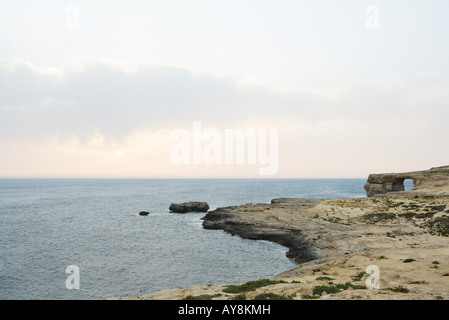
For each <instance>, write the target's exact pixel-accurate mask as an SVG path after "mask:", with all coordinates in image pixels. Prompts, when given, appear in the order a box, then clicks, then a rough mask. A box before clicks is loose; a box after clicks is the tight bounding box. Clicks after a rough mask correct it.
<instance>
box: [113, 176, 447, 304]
mask: <svg viewBox="0 0 449 320" xmlns="http://www.w3.org/2000/svg"><path fill="white" fill-rule="evenodd" d="M412 174H413V176H411V175H410V174H409V173H407V174H385V175H375V176H374V178H373V177H371V176H370V177H369V178H368V182H367V185H365V189H366V191H367V195H368V197H366V198H350V199H287V198H280V199H273V200H272V201H271V203H270V204H253V203H250V204H245V205H242V206H232V207H225V208H218V209H216V210H214V211H210V212H208V213H207V214H206V215H205V216H204V217H203V227H204V228H207V229H216V230H224V231H225V232H228V233H230V234H233V235H238V236H240V237H243V238H248V239H254V240H269V241H273V242H276V243H279V244H281V245H283V246H285V247H286V248H288V251H287V253H286V255H287V256H288V257H290V258H293V259H295V262H296V263H297V266H296V267H294V268H293V269H291V270H288V271H286V272H284V273H282V274H280V275H278V276H276V277H275V278H273V279H266V280H261V282H260V283H259V284H257V283H258V282H257V281H249V282H248V283H246V284H240V285H225V284H223V285H206V284H205V285H197V286H189V287H186V288H178V289H169V290H162V291H158V292H155V293H152V294H148V295H144V296H139V297H122V298H119V299H143V300H145V299H150V300H181V299H191V300H195V299H196V300H201V299H214V300H233V299H246V300H250V299H257V300H259V299H263V297H264V298H267V297H268V298H269V299H289V300H300V299H325V300H327V299H337V300H352V299H367V300H410V299H412V300H414V299H417V300H418V299H419V300H434V299H437V300H440V299H449V167H440V168H434V169H431V170H426V171H421V172H414V173H412ZM409 177H413V178H414V180H413V181H414V184H415V188H414V189H413V190H412V191H408V192H405V191H402V190H403V189H402V190H401V186H400V184H401V183H403V181H404V179H408V178H409ZM370 181H371V182H370ZM373 184H374V185H375V186H374V187H373ZM398 184H399V187H398ZM393 185H394V188H395V190H393V189H392V188H391V186H393ZM373 191H375V192H373ZM372 270H377V271H372ZM371 272H373V273H371ZM376 272H377V273H376ZM375 280H376V281H377V282H375ZM370 284H374V285H375V286H374V288H372V286H371V287H369V285H370ZM368 287H369V288H368ZM229 288H233V289H232V290H230V289H229ZM370 289H371V290H370Z"/></svg>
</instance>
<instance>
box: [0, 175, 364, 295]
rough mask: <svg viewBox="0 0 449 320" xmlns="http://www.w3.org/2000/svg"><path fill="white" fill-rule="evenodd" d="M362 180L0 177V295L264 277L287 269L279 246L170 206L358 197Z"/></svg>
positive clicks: (124, 291)
mask: <svg viewBox="0 0 449 320" xmlns="http://www.w3.org/2000/svg"><path fill="white" fill-rule="evenodd" d="M365 181H366V180H365V179H299V180H295V179H0V299H1V300H9V299H12V300H19V299H20V300H23V299H25V300H31V299H33V300H34V299H45V300H46V299H77V300H78V299H83V300H87V299H103V298H108V297H121V296H136V295H142V294H148V293H152V292H155V291H158V290H162V289H169V288H177V287H184V286H189V285H193V284H219V283H239V282H246V281H248V280H257V279H262V278H267V277H272V276H275V275H277V274H279V273H281V272H283V271H286V270H288V269H290V268H292V267H294V265H295V264H294V262H293V261H292V260H290V259H288V258H287V257H286V256H285V253H286V251H287V248H285V247H283V246H280V245H278V244H275V243H271V242H268V241H260V240H248V239H241V238H240V237H238V236H231V235H230V234H228V233H225V232H223V231H221V230H206V229H203V227H202V220H201V218H202V217H204V215H205V213H187V214H177V213H171V212H170V211H169V210H168V207H169V206H170V204H171V203H173V202H176V203H179V202H187V201H207V202H208V204H209V205H210V207H211V210H213V209H215V208H217V207H225V206H231V205H242V204H246V203H251V202H253V203H270V201H271V199H273V198H280V197H303V198H348V197H364V196H365V191H364V190H363V184H364V183H365ZM140 211H149V212H150V215H148V216H140V215H139V212H140ZM69 266H75V267H76V268H77V270H75V271H71V270H73V269H69V270H67V267H69ZM77 271H78V272H77ZM77 275H79V277H78V279H79V281H78V283H79V288H78V287H76V286H75V287H74V288H73V286H74V285H75V284H76V283H77V282H76V281H75V280H74V279H76V277H77ZM71 287H72V289H69V288H71Z"/></svg>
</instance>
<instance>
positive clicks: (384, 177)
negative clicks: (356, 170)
mask: <svg viewBox="0 0 449 320" xmlns="http://www.w3.org/2000/svg"><path fill="white" fill-rule="evenodd" d="M406 179H411V180H412V181H413V185H414V188H413V190H411V191H412V192H422V193H432V194H449V166H444V167H437V168H432V169H430V170H424V171H412V172H403V173H384V174H370V175H369V177H368V181H367V183H366V184H365V186H364V187H365V190H366V195H367V196H368V197H372V196H375V195H377V194H384V193H388V192H399V191H404V180H406Z"/></svg>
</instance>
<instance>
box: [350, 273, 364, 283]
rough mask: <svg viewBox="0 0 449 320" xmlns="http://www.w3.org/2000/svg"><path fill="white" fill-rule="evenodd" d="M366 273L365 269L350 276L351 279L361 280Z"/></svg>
mask: <svg viewBox="0 0 449 320" xmlns="http://www.w3.org/2000/svg"><path fill="white" fill-rule="evenodd" d="M365 274H366V272H365V271H362V272H360V273H359V274H357V275H356V276H355V277H354V278H352V280H354V281H360V280H362V278H363V276H364V275H365Z"/></svg>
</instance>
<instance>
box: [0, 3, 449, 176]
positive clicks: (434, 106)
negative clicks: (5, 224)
mask: <svg viewBox="0 0 449 320" xmlns="http://www.w3.org/2000/svg"><path fill="white" fill-rule="evenodd" d="M448 9H449V5H448V3H447V1H438V0H433V1H430V2H422V1H407V2H405V1H402V2H400V1H399V2H398V1H394V2H393V1H384V0H381V1H377V2H376V3H372V2H369V1H344V2H337V1H335V2H333V1H317V2H315V1H314V2H310V1H281V2H276V3H275V2H270V1H262V2H257V3H256V2H253V1H201V0H194V1H189V3H188V4H187V3H186V2H185V1H178V0H176V1H168V2H166V1H163V2H159V1H133V4H132V5H126V4H124V3H116V2H110V1H95V2H92V1H76V2H69V1H39V2H36V3H34V2H33V3H26V2H16V1H3V2H1V3H0V146H1V150H2V156H1V158H0V177H237V178H238V177H241V178H245V177H259V176H260V173H261V172H260V170H259V169H260V168H261V167H263V165H261V163H259V162H258V159H260V158H258V157H257V156H256V155H258V154H262V153H263V152H264V150H265V149H266V152H265V154H266V155H269V152H270V147H269V142H270V140H269V139H265V140H263V141H265V142H266V143H265V144H263V143H262V142H257V141H256V140H254V141H253V142H250V141H249V140H248V136H245V137H244V138H242V139H244V140H242V141H243V142H241V143H243V146H242V148H243V149H244V151H245V154H244V156H242V157H243V158H242V159H243V160H242V161H240V162H239V161H237V159H233V160H232V161H228V163H225V161H224V159H225V158H224V157H225V154H224V152H225V148H226V146H225V141H224V140H223V141H221V140H217V139H219V138H220V139H221V138H224V137H225V132H227V131H230V130H240V131H241V132H249V131H248V130H254V132H255V133H257V132H259V131H260V132H262V131H263V132H270V130H276V132H277V133H276V134H277V136H276V142H274V140H272V141H271V142H272V143H273V146H272V148H273V150H274V149H276V155H274V154H272V160H273V161H274V160H276V166H274V162H273V161H272V162H271V164H272V167H271V169H269V170H268V169H267V171H266V173H269V177H278V178H332V177H348V178H350V177H365V176H366V175H367V174H368V173H370V172H384V171H391V170H392V171H395V170H415V169H422V168H428V167H431V166H435V165H443V164H445V163H446V162H447V161H445V159H447V158H448V156H449V149H448V148H440V147H438V146H441V145H443V144H445V143H446V138H447V137H448V136H449V127H448V126H447V125H446V120H447V118H448V117H449V114H448V112H449V111H448V110H449V109H448V108H447V104H448V102H449V81H448V78H447V72H448V62H447V57H448V56H449V45H448V43H447V41H443V40H442V38H441V36H440V35H441V34H443V33H444V32H445V31H447V30H449V22H448V20H447V19H446V17H445V15H444V14H443V13H444V12H447V11H448ZM198 121H200V122H201V124H202V128H203V130H204V132H205V135H203V136H202V137H201V141H200V143H201V148H202V149H201V152H203V153H208V154H207V155H205V158H204V159H209V158H208V157H209V156H210V157H211V158H210V159H218V158H220V157H221V156H223V161H222V162H218V161H215V160H213V161H212V160H211V161H197V162H198V163H196V162H195V161H193V159H192V161H191V162H189V163H186V162H182V163H181V164H179V163H178V164H177V163H176V161H173V157H171V154H172V153H173V148H177V146H176V143H177V141H173V140H171V139H170V137H171V136H172V134H173V132H176V130H183V132H186V133H188V134H191V135H192V136H193V135H194V134H195V133H194V129H193V127H194V125H193V124H194V123H195V122H198ZM240 131H236V132H240ZM217 133H218V135H217ZM210 134H212V135H210ZM218 136H219V137H218ZM217 137H218V138H217ZM192 141H193V140H192ZM195 141H196V140H195ZM198 141H199V140H198ZM258 141H261V140H260V139H258ZM228 142H229V141H228ZM221 143H223V144H221ZM233 143H234V145H233V146H234V147H235V148H237V146H238V145H237V144H238V143H239V142H238V141H237V140H236V141H234V142H233ZM251 143H254V144H253V145H252V146H253V147H254V150H253V151H254V153H253V155H252V156H253V158H250V157H251V155H249V156H248V152H249V153H251V152H252V151H251V150H250V148H251ZM274 143H275V144H274ZM217 146H220V148H221V149H220V148H218V147H217ZM178 147H179V145H178ZM193 147H194V146H192V152H193ZM243 149H242V150H243ZM123 150H127V152H126V157H125V156H124V152H123ZM217 152H218V153H217ZM233 152H234V153H233V155H235V154H237V152H238V151H237V149H235V150H234V151H233ZM111 153H112V154H114V155H115V157H112V160H114V158H115V160H117V159H120V161H112V162H111V157H110V155H111ZM229 154H230V153H229V152H228V156H229ZM184 156H186V157H187V156H188V155H186V154H184ZM275 158H276V159H275ZM254 159H256V160H254ZM268 161H269V160H268V158H267V160H266V163H267V165H268ZM267 165H265V167H266V166H267Z"/></svg>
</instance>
